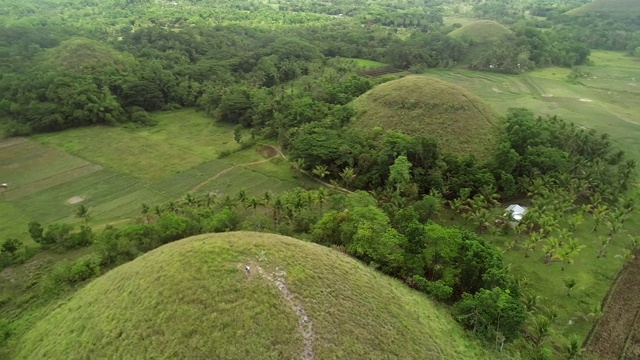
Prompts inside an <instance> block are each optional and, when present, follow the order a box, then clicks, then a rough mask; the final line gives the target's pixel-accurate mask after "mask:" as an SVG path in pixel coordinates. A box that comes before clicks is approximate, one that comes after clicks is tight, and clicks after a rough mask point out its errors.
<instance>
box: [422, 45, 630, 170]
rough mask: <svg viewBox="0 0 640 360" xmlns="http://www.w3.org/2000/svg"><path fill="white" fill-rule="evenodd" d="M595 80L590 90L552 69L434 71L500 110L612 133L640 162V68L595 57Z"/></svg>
mask: <svg viewBox="0 0 640 360" xmlns="http://www.w3.org/2000/svg"><path fill="white" fill-rule="evenodd" d="M591 59H592V61H593V65H592V66H582V67H580V68H581V69H582V70H584V71H587V72H589V73H591V74H592V75H591V76H589V77H587V78H584V79H581V81H582V83H583V84H584V85H574V84H571V83H569V82H567V81H566V76H567V75H568V74H569V72H570V70H569V69H564V68H548V69H543V70H537V71H533V72H531V73H527V74H523V75H503V74H495V73H486V72H474V71H467V70H460V69H454V70H429V71H428V72H427V74H428V75H430V76H435V77H438V78H440V79H443V80H446V81H449V82H452V83H454V84H458V85H460V86H462V87H465V88H467V89H468V90H470V91H472V92H473V93H475V94H476V95H478V96H479V97H481V98H482V99H483V100H485V101H486V102H487V103H489V104H490V105H491V106H492V107H493V108H494V109H496V110H498V111H499V112H501V113H505V112H506V110H507V109H508V108H510V107H526V108H530V109H532V110H534V111H535V112H536V113H538V114H549V115H558V116H560V117H562V118H564V119H566V120H569V121H573V122H575V123H577V124H579V125H582V126H584V127H586V128H593V129H596V130H598V131H601V132H606V133H609V134H610V135H611V137H612V140H613V141H614V142H615V143H616V145H617V146H618V147H619V148H621V149H623V150H625V151H626V152H627V153H628V155H629V156H630V157H631V158H633V159H635V160H637V161H639V162H640V146H639V145H640V137H639V136H638V132H639V131H640V119H638V117H637V115H636V114H640V71H639V70H638V69H640V62H638V61H637V60H635V59H633V58H628V57H625V56H624V55H623V54H622V53H617V52H608V51H594V52H593V55H592V56H591Z"/></svg>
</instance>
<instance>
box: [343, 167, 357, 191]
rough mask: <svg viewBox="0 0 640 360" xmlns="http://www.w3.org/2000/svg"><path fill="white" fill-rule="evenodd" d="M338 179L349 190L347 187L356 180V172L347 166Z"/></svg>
mask: <svg viewBox="0 0 640 360" xmlns="http://www.w3.org/2000/svg"><path fill="white" fill-rule="evenodd" d="M340 177H341V178H342V180H343V181H344V183H345V186H346V187H347V188H349V185H351V183H352V182H353V181H354V180H355V179H356V172H355V170H353V168H352V167H349V166H347V167H346V168H344V170H342V172H341V173H340Z"/></svg>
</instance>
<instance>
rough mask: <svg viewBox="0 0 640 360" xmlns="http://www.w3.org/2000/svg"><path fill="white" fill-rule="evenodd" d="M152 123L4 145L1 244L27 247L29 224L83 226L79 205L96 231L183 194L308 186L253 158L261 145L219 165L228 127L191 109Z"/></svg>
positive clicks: (260, 156) (275, 163)
mask: <svg viewBox="0 0 640 360" xmlns="http://www.w3.org/2000/svg"><path fill="white" fill-rule="evenodd" d="M157 118H158V120H159V124H158V125H157V126H155V127H151V128H137V129H136V128H112V127H91V128H82V129H75V130H69V131H64V132H59V133H54V134H45V135H38V136H35V137H33V138H30V139H26V138H12V139H5V140H1V141H0V174H1V176H2V179H0V182H7V183H9V184H10V187H9V189H8V190H6V191H4V192H3V193H0V216H1V217H2V219H5V220H3V223H2V225H3V226H0V238H7V237H16V238H19V239H20V240H22V241H25V242H28V241H30V240H29V239H28V236H27V233H26V229H27V223H28V222H29V221H30V220H37V221H40V222H42V223H44V224H48V223H51V222H56V221H64V222H74V221H80V220H79V219H76V218H75V217H74V211H75V209H76V207H77V206H78V205H79V204H84V205H85V206H87V207H89V208H90V209H91V210H90V214H91V224H94V225H99V224H104V223H109V222H114V221H121V220H123V219H127V218H130V217H132V216H135V215H136V214H138V213H139V211H140V206H141V204H142V203H146V204H148V205H154V204H159V203H162V202H166V201H168V200H172V199H176V198H179V197H181V196H183V195H185V194H186V193H188V192H213V193H215V194H218V195H225V194H234V193H235V192H237V191H239V190H241V189H244V190H246V191H247V193H248V194H263V193H264V192H265V191H266V190H270V191H273V192H281V191H284V190H288V189H292V188H294V187H296V186H310V184H311V183H310V182H309V181H308V180H304V179H300V178H297V177H295V176H294V175H293V174H292V173H291V171H290V170H289V165H288V164H287V163H286V162H285V161H283V160H282V159H280V158H279V157H278V156H277V153H275V152H273V151H272V152H271V153H270V154H267V153H266V152H264V151H258V150H261V146H254V147H252V148H248V149H245V150H242V151H239V152H235V153H233V154H232V155H230V156H228V157H225V158H222V159H218V154H219V153H220V152H221V151H225V150H235V149H237V148H238V144H236V143H235V142H234V140H233V130H232V127H230V126H223V125H217V124H213V122H212V121H211V120H210V119H208V118H206V117H204V116H202V115H201V114H199V113H197V112H195V111H193V110H183V111H175V112H165V113H161V114H158V115H157ZM247 136H248V135H247ZM272 155H275V156H273V158H269V157H270V156H272ZM0 191H2V190H0Z"/></svg>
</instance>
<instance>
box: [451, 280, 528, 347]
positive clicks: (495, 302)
mask: <svg viewBox="0 0 640 360" xmlns="http://www.w3.org/2000/svg"><path fill="white" fill-rule="evenodd" d="M454 314H455V317H456V320H458V321H459V322H460V323H462V324H463V325H464V326H465V327H466V328H467V329H469V330H471V331H473V332H474V333H476V334H477V335H478V336H479V337H481V338H483V339H485V340H487V341H489V342H492V341H494V340H495V338H496V335H498V334H501V335H502V336H504V339H505V341H507V342H508V341H512V340H514V339H516V338H518V337H519V336H520V327H521V326H522V324H523V323H524V321H525V320H526V317H527V310H526V308H525V306H524V305H523V304H522V302H521V301H520V300H519V299H517V298H514V297H513V296H511V293H510V292H509V290H503V289H500V288H494V289H493V290H487V289H481V290H480V291H479V292H478V293H476V294H475V295H470V294H466V293H465V294H464V295H463V296H462V300H460V301H459V302H458V303H457V304H456V305H455V306H454Z"/></svg>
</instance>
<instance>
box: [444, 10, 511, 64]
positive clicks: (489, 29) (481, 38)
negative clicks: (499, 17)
mask: <svg viewBox="0 0 640 360" xmlns="http://www.w3.org/2000/svg"><path fill="white" fill-rule="evenodd" d="M512 35H513V32H512V31H511V30H509V29H507V28H506V27H504V26H503V25H501V24H500V23H498V22H496V21H493V20H478V21H474V22H472V23H469V24H466V25H464V26H463V27H461V28H459V29H456V30H453V31H452V32H450V33H449V36H450V37H452V38H456V39H462V40H471V44H470V45H469V51H468V52H467V54H466V56H465V58H464V59H463V60H462V63H463V64H470V63H471V62H473V60H475V59H477V58H478V57H479V56H480V55H481V54H482V53H483V52H485V51H487V50H489V49H491V48H492V47H493V46H494V45H495V44H498V43H501V42H504V41H505V40H507V39H509V38H510V37H511V36H512Z"/></svg>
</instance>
